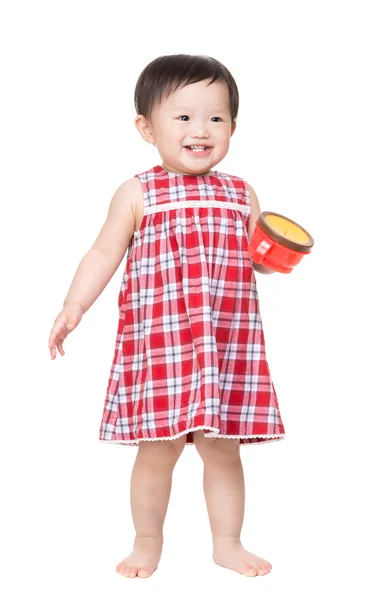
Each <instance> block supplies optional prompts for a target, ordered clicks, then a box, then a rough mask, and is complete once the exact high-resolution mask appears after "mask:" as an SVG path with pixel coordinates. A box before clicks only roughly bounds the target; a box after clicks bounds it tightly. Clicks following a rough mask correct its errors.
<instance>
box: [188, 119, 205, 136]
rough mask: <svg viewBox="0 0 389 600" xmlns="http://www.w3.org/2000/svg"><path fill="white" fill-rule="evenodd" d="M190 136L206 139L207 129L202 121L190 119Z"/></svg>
mask: <svg viewBox="0 0 389 600" xmlns="http://www.w3.org/2000/svg"><path fill="white" fill-rule="evenodd" d="M191 136H192V137H193V138H196V139H208V138H209V131H208V127H207V123H206V122H204V121H195V120H193V121H192V127H191Z"/></svg>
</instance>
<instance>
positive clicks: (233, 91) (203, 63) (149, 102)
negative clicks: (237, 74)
mask: <svg viewBox="0 0 389 600" xmlns="http://www.w3.org/2000/svg"><path fill="white" fill-rule="evenodd" d="M206 79H211V81H210V83H214V82H222V83H225V84H226V85H227V87H228V94H229V103H230V114H231V121H232V123H233V122H234V121H235V119H236V117H237V114H238V108H239V92H238V87H237V85H236V82H235V79H234V78H233V76H232V75H231V73H230V72H229V70H228V69H227V68H226V67H225V66H224V65H223V64H222V63H221V62H219V61H218V60H216V59H215V58H211V57H210V56H204V55H197V54H170V55H167V56H159V57H158V58H155V59H154V60H153V61H152V62H151V63H149V64H148V65H147V66H146V67H145V68H144V69H143V71H142V73H141V74H140V76H139V78H138V81H137V83H136V86H135V93H134V103H135V110H136V112H137V114H140V115H143V116H144V117H146V119H149V118H150V116H151V112H152V110H153V108H154V107H156V106H158V105H159V103H160V102H161V101H162V100H164V99H166V98H167V97H168V96H169V95H170V94H171V93H173V92H174V91H175V90H177V89H178V88H181V87H184V86H186V85H189V84H191V83H197V82H198V81H203V80H206Z"/></svg>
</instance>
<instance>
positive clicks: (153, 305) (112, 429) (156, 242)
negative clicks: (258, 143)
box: [99, 165, 284, 446]
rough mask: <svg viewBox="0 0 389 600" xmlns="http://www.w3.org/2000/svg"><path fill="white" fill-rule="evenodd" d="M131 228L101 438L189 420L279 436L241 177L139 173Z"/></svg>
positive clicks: (130, 436) (165, 431)
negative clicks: (140, 211)
mask: <svg viewBox="0 0 389 600" xmlns="http://www.w3.org/2000/svg"><path fill="white" fill-rule="evenodd" d="M136 177H138V178H139V180H140V182H141V185H142V190H143V201H144V216H143V219H142V223H141V225H140V228H139V230H137V231H135V232H134V235H133V237H132V239H131V242H130V245H129V248H128V253H127V260H126V267H125V272H124V275H123V280H122V285H121V288H120V293H119V298H118V307H119V323H118V329H117V336H116V344H115V351H114V357H113V363H112V367H111V372H110V377H109V382H108V386H107V392H106V398H105V403H104V410H103V416H102V420H101V425H100V433H99V440H101V441H103V442H111V443H117V444H126V445H134V446H137V445H138V443H139V441H141V440H148V441H155V440H168V439H174V438H177V437H179V436H182V435H186V436H187V437H186V443H187V444H193V431H195V430H199V429H203V430H204V435H205V436H206V437H224V438H239V439H240V444H246V445H247V444H253V443H254V444H259V443H264V442H270V441H277V440H281V439H282V438H283V437H284V426H283V423H282V419H281V415H280V411H279V406H278V401H277V396H276V392H275V389H274V386H273V382H272V379H271V375H270V371H269V366H268V363H267V360H266V353H265V339H264V334H263V329H262V321H261V316H260V311H259V300H258V295H257V287H256V279H255V274H254V270H253V266H252V258H251V255H250V253H249V252H248V243H249V240H248V219H249V213H250V192H249V189H248V186H247V183H246V182H245V180H243V179H241V178H239V177H237V176H234V175H228V174H226V173H221V172H218V171H214V174H210V175H204V176H200V175H181V174H178V173H173V172H171V171H167V170H166V169H164V168H163V167H162V166H160V165H157V166H155V167H153V168H151V169H150V170H149V171H145V172H143V173H140V174H138V175H136Z"/></svg>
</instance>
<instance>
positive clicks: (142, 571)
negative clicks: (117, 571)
mask: <svg viewBox="0 0 389 600" xmlns="http://www.w3.org/2000/svg"><path fill="white" fill-rule="evenodd" d="M138 577H150V573H149V572H148V571H146V569H139V571H138Z"/></svg>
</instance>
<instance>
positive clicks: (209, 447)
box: [193, 430, 240, 464]
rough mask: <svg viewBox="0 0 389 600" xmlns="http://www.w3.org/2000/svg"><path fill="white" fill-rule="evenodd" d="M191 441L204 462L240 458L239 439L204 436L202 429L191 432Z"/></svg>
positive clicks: (229, 460) (222, 461) (221, 461)
mask: <svg viewBox="0 0 389 600" xmlns="http://www.w3.org/2000/svg"><path fill="white" fill-rule="evenodd" d="M193 442H194V445H195V447H196V450H197V452H198V453H199V455H200V456H201V458H202V460H203V461H204V463H211V462H212V463H228V464H230V463H231V461H234V460H237V459H239V458H240V440H239V439H229V438H206V437H205V436H204V431H202V430H200V431H194V432H193Z"/></svg>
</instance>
